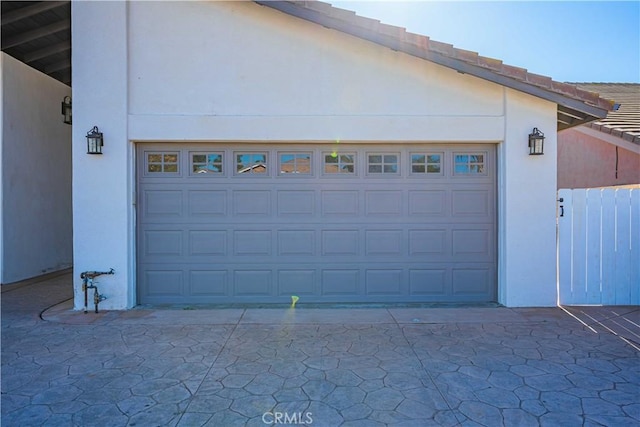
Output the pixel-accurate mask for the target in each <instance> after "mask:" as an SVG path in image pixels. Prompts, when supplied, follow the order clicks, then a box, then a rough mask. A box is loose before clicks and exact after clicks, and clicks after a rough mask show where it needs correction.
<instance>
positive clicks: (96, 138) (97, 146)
mask: <svg viewBox="0 0 640 427" xmlns="http://www.w3.org/2000/svg"><path fill="white" fill-rule="evenodd" d="M103 145H104V142H103V139H102V132H100V130H98V126H94V127H93V129H91V130H90V131H89V132H87V154H102V146H103Z"/></svg>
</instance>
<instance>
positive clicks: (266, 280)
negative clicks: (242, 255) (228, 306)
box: [233, 267, 273, 297]
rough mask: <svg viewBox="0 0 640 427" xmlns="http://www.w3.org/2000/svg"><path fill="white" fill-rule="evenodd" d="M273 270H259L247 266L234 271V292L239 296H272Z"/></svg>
mask: <svg viewBox="0 0 640 427" xmlns="http://www.w3.org/2000/svg"><path fill="white" fill-rule="evenodd" d="M272 275H273V272H272V271H271V270H259V269H255V270H254V269H251V268H249V267H246V268H244V269H242V270H235V271H234V272H233V294H234V295H235V296H239V297H263V296H270V295H272V293H273V289H272Z"/></svg>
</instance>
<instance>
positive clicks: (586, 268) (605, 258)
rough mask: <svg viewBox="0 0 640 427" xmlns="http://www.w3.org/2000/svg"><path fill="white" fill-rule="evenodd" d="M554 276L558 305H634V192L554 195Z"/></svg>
mask: <svg viewBox="0 0 640 427" xmlns="http://www.w3.org/2000/svg"><path fill="white" fill-rule="evenodd" d="M560 199H562V201H560ZM558 274H559V302H560V304H562V305H571V304H576V305H578V304H602V305H638V304H640V189H637V188H634V189H611V188H607V189H586V190H560V191H559V192H558Z"/></svg>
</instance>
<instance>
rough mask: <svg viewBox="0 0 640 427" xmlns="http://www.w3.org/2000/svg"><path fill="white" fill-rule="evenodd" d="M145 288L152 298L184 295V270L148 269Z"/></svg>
mask: <svg viewBox="0 0 640 427" xmlns="http://www.w3.org/2000/svg"><path fill="white" fill-rule="evenodd" d="M145 285H146V286H145V287H146V291H147V294H148V295H149V296H150V297H162V296H164V297H167V296H181V295H183V294H184V291H185V289H184V287H185V286H184V271H183V270H182V269H175V270H171V269H157V270H156V269H148V270H146V271H145Z"/></svg>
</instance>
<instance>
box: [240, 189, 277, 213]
mask: <svg viewBox="0 0 640 427" xmlns="http://www.w3.org/2000/svg"><path fill="white" fill-rule="evenodd" d="M231 197H232V199H233V214H234V215H235V216H238V215H242V216H245V217H253V218H255V217H257V218H263V217H268V216H269V215H271V191H268V190H257V191H253V190H232V196H231Z"/></svg>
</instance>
